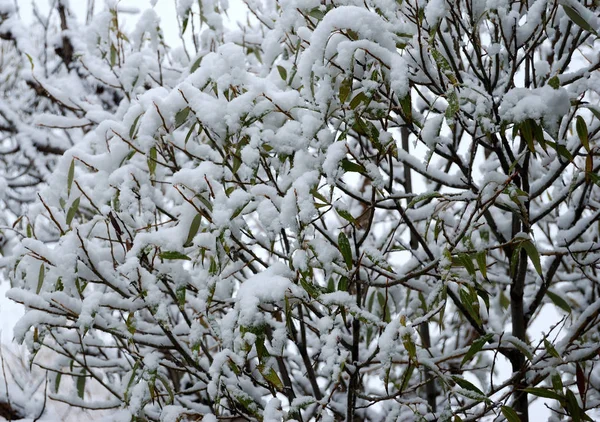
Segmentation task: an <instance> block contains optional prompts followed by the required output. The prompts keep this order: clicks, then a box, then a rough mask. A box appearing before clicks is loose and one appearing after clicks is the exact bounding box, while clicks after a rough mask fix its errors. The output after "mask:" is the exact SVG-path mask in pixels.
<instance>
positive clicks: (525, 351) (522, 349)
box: [509, 340, 533, 360]
mask: <svg viewBox="0 0 600 422" xmlns="http://www.w3.org/2000/svg"><path fill="white" fill-rule="evenodd" d="M509 341H510V342H511V343H512V344H513V346H515V347H516V348H517V349H518V350H519V351H520V352H521V353H523V355H524V356H525V357H526V358H527V359H529V360H532V359H533V355H532V354H531V351H530V350H529V349H528V348H527V347H525V346H523V345H522V344H521V343H520V342H518V341H512V340H509Z"/></svg>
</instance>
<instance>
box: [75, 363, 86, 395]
mask: <svg viewBox="0 0 600 422" xmlns="http://www.w3.org/2000/svg"><path fill="white" fill-rule="evenodd" d="M85 381H86V376H85V369H82V370H81V376H79V377H77V395H78V396H79V398H80V399H83V394H84V393H85Z"/></svg>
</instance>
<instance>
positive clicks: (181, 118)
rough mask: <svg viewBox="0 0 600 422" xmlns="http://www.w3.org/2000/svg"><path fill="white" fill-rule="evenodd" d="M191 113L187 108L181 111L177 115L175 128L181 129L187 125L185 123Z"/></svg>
mask: <svg viewBox="0 0 600 422" xmlns="http://www.w3.org/2000/svg"><path fill="white" fill-rule="evenodd" d="M190 111H191V109H190V108H189V107H186V108H184V109H182V110H179V111H178V112H177V113H175V127H179V126H181V125H182V124H184V123H185V121H186V120H187V118H188V116H189V114H190Z"/></svg>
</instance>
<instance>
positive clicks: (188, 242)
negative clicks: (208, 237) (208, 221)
mask: <svg viewBox="0 0 600 422" xmlns="http://www.w3.org/2000/svg"><path fill="white" fill-rule="evenodd" d="M201 221H202V216H201V215H200V214H196V216H195V217H194V219H193V220H192V224H190V230H189V231H188V235H187V238H186V240H185V243H184V244H183V247H184V248H187V247H189V246H192V242H193V240H194V236H196V234H197V233H198V229H200V222H201Z"/></svg>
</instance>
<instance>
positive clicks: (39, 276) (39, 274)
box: [35, 262, 46, 294]
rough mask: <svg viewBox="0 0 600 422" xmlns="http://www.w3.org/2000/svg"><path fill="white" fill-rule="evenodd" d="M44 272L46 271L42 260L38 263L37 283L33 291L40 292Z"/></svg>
mask: <svg viewBox="0 0 600 422" xmlns="http://www.w3.org/2000/svg"><path fill="white" fill-rule="evenodd" d="M45 273H46V267H45V265H44V263H43V262H42V263H41V265H40V272H39V273H38V284H37V289H36V291H35V293H36V294H40V291H41V290H42V286H43V284H44V275H45Z"/></svg>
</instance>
